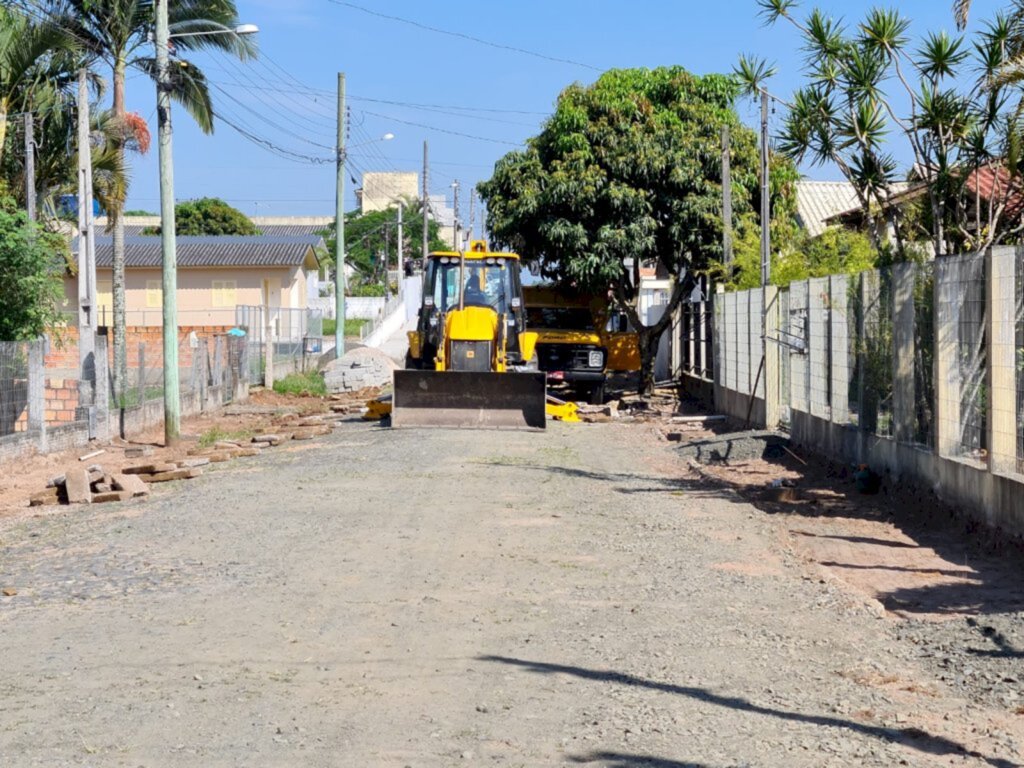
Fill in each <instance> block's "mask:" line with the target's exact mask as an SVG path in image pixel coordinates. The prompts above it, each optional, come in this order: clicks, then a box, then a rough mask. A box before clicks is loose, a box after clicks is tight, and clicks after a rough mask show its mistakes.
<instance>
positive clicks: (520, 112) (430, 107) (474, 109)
mask: <svg viewBox="0 0 1024 768" xmlns="http://www.w3.org/2000/svg"><path fill="white" fill-rule="evenodd" d="M349 98H350V99H353V100H355V101H372V102H374V103H376V104H393V105H395V106H398V107H411V108H413V109H428V110H442V109H449V110H460V111H463V112H494V113H498V114H508V115H548V114H550V113H549V112H534V111H531V110H526V109H492V108H488V107H462V106H457V105H454V104H422V103H419V102H415V101H392V100H390V99H372V98H370V97H369V96H349Z"/></svg>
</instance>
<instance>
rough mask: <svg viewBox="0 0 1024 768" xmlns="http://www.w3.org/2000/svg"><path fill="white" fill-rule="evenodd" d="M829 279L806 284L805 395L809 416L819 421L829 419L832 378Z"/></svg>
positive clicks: (812, 279) (815, 278)
mask: <svg viewBox="0 0 1024 768" xmlns="http://www.w3.org/2000/svg"><path fill="white" fill-rule="evenodd" d="M828 301H829V279H828V278H827V277H812V278H811V279H810V280H808V281H807V342H808V348H807V367H808V371H809V375H808V377H807V381H808V383H809V385H810V391H809V392H808V409H809V411H810V414H811V415H812V416H816V417H818V418H819V419H828V418H830V411H829V409H830V407H831V403H830V400H829V389H830V387H831V383H832V382H831V374H830V372H829V364H830V360H831V354H830V350H829V343H830V341H831V339H830V338H829V329H828V323H827V321H826V319H827V317H828V315H827V312H828Z"/></svg>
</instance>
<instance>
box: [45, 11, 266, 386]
mask: <svg viewBox="0 0 1024 768" xmlns="http://www.w3.org/2000/svg"><path fill="white" fill-rule="evenodd" d="M168 2H169V8H168V11H169V16H170V23H171V33H172V34H175V33H177V34H184V35H187V36H182V37H179V38H177V39H175V41H174V47H175V51H176V52H180V51H187V50H195V49H199V48H210V49H218V50H222V51H226V52H228V53H232V54H234V55H236V56H238V57H239V58H240V59H245V58H248V57H251V56H254V55H255V51H256V49H255V44H254V43H253V42H252V41H251V40H250V39H249V38H244V37H240V36H238V35H235V34H233V33H232V32H231V30H232V29H234V28H235V27H236V26H238V11H237V9H236V6H235V1H234V0H168ZM37 4H38V5H40V6H43V7H45V10H46V12H47V13H49V14H50V15H51V16H53V17H57V18H61V19H62V24H64V25H66V26H67V28H68V29H69V32H70V34H71V35H73V36H74V38H75V39H76V40H78V41H80V43H81V44H82V45H83V46H84V47H85V48H86V49H87V50H88V52H89V53H90V55H92V56H93V57H94V58H95V59H98V60H101V61H103V62H104V63H106V64H107V65H109V66H110V68H111V72H112V75H113V78H112V80H113V107H112V112H113V118H114V120H115V121H116V122H118V123H120V124H121V125H122V128H121V136H117V135H115V137H114V148H115V151H117V152H118V153H119V154H120V156H121V165H122V167H123V166H124V165H125V163H124V152H125V147H126V145H127V144H128V142H129V141H130V139H131V136H132V133H133V132H132V129H131V126H130V125H129V124H128V122H127V113H126V110H125V80H126V75H127V72H128V70H129V69H136V70H140V71H142V72H145V73H146V74H148V75H150V76H151V77H153V78H154V79H155V76H156V62H155V55H154V53H155V52H154V51H153V45H152V43H151V42H150V33H151V32H152V30H153V27H154V22H155V4H154V0H37ZM218 33H223V34H218ZM172 67H173V72H172V75H173V77H172V87H173V90H172V91H171V98H173V99H174V100H175V101H177V102H178V103H179V104H181V105H182V106H183V107H184V108H185V110H186V111H188V113H189V114H190V115H192V117H193V119H194V120H195V121H196V123H197V124H198V125H199V127H200V128H201V129H202V130H203V131H204V132H205V133H212V132H213V120H214V112H213V103H212V101H211V98H210V90H209V88H208V86H207V82H206V78H205V76H204V75H203V73H202V71H201V70H200V69H199V68H198V67H196V66H195V65H193V64H192V63H191V62H188V61H186V60H184V59H182V58H181V57H180V56H179V57H177V58H176V60H175V61H174V62H172ZM126 193H127V185H124V186H123V187H122V189H121V194H120V195H114V197H113V198H112V199H111V201H110V202H111V207H110V208H109V209H108V214H109V221H110V225H109V226H112V227H113V235H114V243H113V246H114V248H113V251H114V253H113V262H114V263H113V267H114V275H113V305H114V306H113V315H114V376H113V379H114V392H115V397H116V398H117V399H118V400H120V397H121V394H122V392H123V391H124V387H125V385H126V383H127V375H128V357H127V349H126V344H125V296H124V290H125V286H124V218H123V216H122V211H123V210H124V203H125V196H126Z"/></svg>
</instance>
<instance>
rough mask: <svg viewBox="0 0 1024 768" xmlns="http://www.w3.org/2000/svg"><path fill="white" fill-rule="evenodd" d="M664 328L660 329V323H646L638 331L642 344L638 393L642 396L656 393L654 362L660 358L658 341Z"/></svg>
mask: <svg viewBox="0 0 1024 768" xmlns="http://www.w3.org/2000/svg"><path fill="white" fill-rule="evenodd" d="M659 325H660V324H659ZM664 330H665V329H664V327H662V328H661V330H658V325H645V326H641V327H640V330H639V331H638V333H637V336H638V339H637V342H638V344H639V346H640V386H639V388H638V389H637V394H638V395H640V396H641V397H649V396H651V395H653V394H654V383H655V382H654V364H655V362H656V361H657V359H658V342H659V341H661V334H662V333H663V332H664Z"/></svg>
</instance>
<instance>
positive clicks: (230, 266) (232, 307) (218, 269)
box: [65, 234, 323, 327]
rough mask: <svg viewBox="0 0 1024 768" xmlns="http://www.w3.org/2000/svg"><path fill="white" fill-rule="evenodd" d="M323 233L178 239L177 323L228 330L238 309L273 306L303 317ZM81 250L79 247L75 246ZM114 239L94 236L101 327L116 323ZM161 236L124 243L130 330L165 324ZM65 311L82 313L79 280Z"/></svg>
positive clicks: (68, 289)
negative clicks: (79, 308) (241, 307)
mask: <svg viewBox="0 0 1024 768" xmlns="http://www.w3.org/2000/svg"><path fill="white" fill-rule="evenodd" d="M322 243H323V238H322V237H320V236H319V235H313V234H305V235H254V236H246V237H238V236H216V237H212V236H202V237H183V236H179V237H178V238H177V256H178V294H177V301H178V324H179V325H182V326H231V325H234V324H236V323H237V322H238V320H237V319H236V318H237V309H236V308H237V307H239V306H264V307H269V308H270V310H271V311H272V312H273V313H275V314H276V315H286V314H287V311H288V310H294V311H302V312H303V313H304V312H305V310H306V308H307V306H308V303H309V301H308V290H307V285H308V281H309V277H310V276H315V275H316V273H317V271H318V269H319V266H320V265H319V261H318V259H317V249H318V248H320V247H322ZM75 247H76V249H77V243H76V244H75ZM113 252H114V248H113V239H112V238H111V237H109V236H104V237H98V238H96V300H97V319H98V323H99V325H101V326H102V325H112V323H113V321H112V312H113ZM162 263H163V257H162V252H161V242H160V238H159V237H154V236H151V235H148V236H147V235H130V236H126V237H125V301H126V308H125V316H126V317H125V319H126V324H127V325H128V326H131V327H142V326H161V325H162V324H163V315H162V312H163V309H162V307H163V291H162V272H161V267H162ZM65 295H66V297H67V311H69V312H77V309H78V277H77V275H69V276H68V277H67V278H66V280H65Z"/></svg>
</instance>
